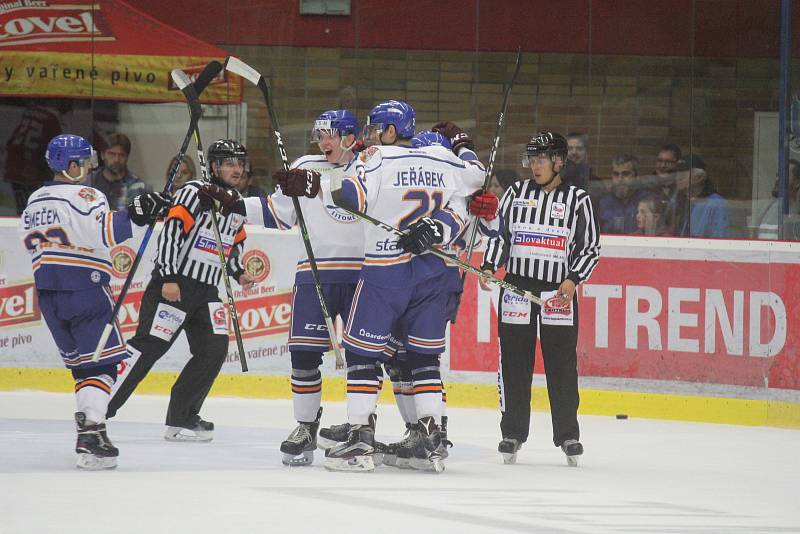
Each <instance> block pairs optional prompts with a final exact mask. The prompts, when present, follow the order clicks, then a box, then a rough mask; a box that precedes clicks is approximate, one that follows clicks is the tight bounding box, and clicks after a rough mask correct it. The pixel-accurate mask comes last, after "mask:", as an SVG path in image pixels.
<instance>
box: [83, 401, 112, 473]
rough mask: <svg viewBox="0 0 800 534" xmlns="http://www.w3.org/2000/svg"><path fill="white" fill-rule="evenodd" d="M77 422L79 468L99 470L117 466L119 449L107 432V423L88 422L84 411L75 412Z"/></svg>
mask: <svg viewBox="0 0 800 534" xmlns="http://www.w3.org/2000/svg"><path fill="white" fill-rule="evenodd" d="M75 423H76V425H77V427H78V441H77V442H76V443H75V452H77V453H78V461H77V463H76V464H75V465H76V467H77V468H78V469H85V470H87V471H99V470H102V469H114V468H115V467H117V456H119V449H117V448H116V447H115V446H114V444H113V443H111V440H110V439H108V434H106V425H105V423H98V424H94V425H92V424H87V422H86V415H85V414H84V413H83V412H78V413H76V414H75Z"/></svg>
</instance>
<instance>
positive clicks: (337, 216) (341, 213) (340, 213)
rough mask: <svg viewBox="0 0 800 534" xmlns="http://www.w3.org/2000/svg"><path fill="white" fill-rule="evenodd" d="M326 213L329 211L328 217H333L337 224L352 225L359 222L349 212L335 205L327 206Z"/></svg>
mask: <svg viewBox="0 0 800 534" xmlns="http://www.w3.org/2000/svg"><path fill="white" fill-rule="evenodd" d="M325 211H327V212H328V215H330V216H331V219H333V220H334V221H336V222H340V223H345V224H350V223H354V222H356V221H357V220H358V219H357V218H356V216H355V215H353V214H351V213H348V212H347V211H345V210H343V209H342V208H340V207H338V206H334V205H333V204H325Z"/></svg>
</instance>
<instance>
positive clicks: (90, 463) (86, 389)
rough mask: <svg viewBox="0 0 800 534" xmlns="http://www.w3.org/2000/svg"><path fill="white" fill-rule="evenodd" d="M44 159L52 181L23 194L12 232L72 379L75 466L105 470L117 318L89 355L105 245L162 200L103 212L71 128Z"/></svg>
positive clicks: (122, 353) (88, 160)
mask: <svg viewBox="0 0 800 534" xmlns="http://www.w3.org/2000/svg"><path fill="white" fill-rule="evenodd" d="M45 159H46V160H47V164H48V166H49V167H50V169H51V170H52V171H53V173H54V174H53V180H52V181H51V182H46V183H45V184H44V186H43V187H41V188H40V189H38V190H37V191H36V192H34V193H33V194H32V195H31V197H30V198H29V199H28V206H27V207H26V208H25V210H24V211H23V213H22V216H21V218H20V226H19V231H20V235H21V238H22V242H23V244H24V245H25V248H26V249H27V251H28V252H29V253H30V254H31V260H32V262H33V276H34V281H35V284H36V290H37V295H38V298H39V306H40V308H41V311H42V316H43V317H44V319H45V322H46V323H47V327H48V328H49V329H50V332H51V334H52V335H53V340H54V341H55V343H56V346H57V347H58V350H59V352H60V354H61V357H62V359H63V360H64V364H65V365H66V367H67V368H68V369H69V370H70V371H72V376H73V378H74V379H75V400H76V404H77V410H78V411H77V412H76V413H75V422H76V424H77V430H78V439H77V443H76V446H75V452H77V453H78V462H77V466H78V467H79V468H82V469H92V470H94V469H112V468H114V467H116V465H117V456H118V455H119V451H118V449H117V448H116V447H115V446H114V445H113V444H112V443H111V440H109V438H108V434H107V433H106V425H105V416H106V408H107V406H108V401H109V398H110V393H111V388H112V386H113V384H114V381H115V379H116V376H117V362H119V361H120V360H122V359H124V358H127V351H126V347H125V341H124V340H123V338H122V334H121V332H120V330H119V327H118V325H115V328H114V330H113V331H112V333H111V335H110V337H109V339H108V342H107V343H106V346H105V347H104V349H103V351H102V353H101V356H100V358H99V359H98V360H97V361H93V359H92V356H93V355H94V351H95V348H96V346H97V343H98V342H99V340H100V334H101V332H102V331H103V327H104V326H105V325H106V324H107V323H108V322H109V320H110V318H111V313H112V308H113V305H114V300H113V297H112V294H111V289H110V288H109V281H110V273H111V259H110V256H109V249H110V248H111V247H114V246H116V245H117V244H118V243H120V242H122V241H125V240H126V239H129V238H130V237H131V235H132V226H131V223H133V224H136V225H139V226H143V225H146V224H148V223H150V222H151V221H153V220H154V219H155V218H157V217H158V216H159V215H161V214H162V213H163V212H164V211H165V210H166V208H167V207H168V206H169V199H167V198H165V197H164V196H163V195H162V194H161V193H148V194H144V195H140V196H137V197H135V198H134V199H133V200H132V202H131V203H130V204H129V205H128V209H127V210H121V211H117V212H112V211H110V210H109V207H108V202H107V200H106V197H105V195H104V194H103V193H102V192H100V191H98V190H97V189H94V188H92V187H88V186H84V185H82V182H83V181H84V180H85V179H86V176H87V175H88V173H89V171H90V169H91V167H92V165H95V166H96V157H95V155H94V149H93V148H92V145H91V144H89V142H88V141H87V140H86V139H84V138H83V137H80V136H77V135H70V134H63V135H58V136H56V137H54V138H53V139H52V140H50V142H49V144H48V145H47V153H46V155H45Z"/></svg>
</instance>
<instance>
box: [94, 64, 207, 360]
mask: <svg viewBox="0 0 800 534" xmlns="http://www.w3.org/2000/svg"><path fill="white" fill-rule="evenodd" d="M221 70H222V65H220V63H219V61H212V62H211V63H209V64H208V65H206V67H205V68H204V69H203V71H202V72H201V73H200V75H199V76H198V77H197V80H195V82H194V84H193V85H194V92H195V96H196V98H195V99H194V100H190V101H189V129H188V130H187V132H186V136H185V137H184V138H183V143H181V148H180V150H179V151H178V155H177V156H175V164H174V165H173V167H172V169H170V172H169V178H168V179H167V184H166V185H165V186H164V191H163V193H164V194H168V193H169V192H170V190H171V189H172V184H173V182H174V181H175V176H177V175H178V170H179V169H180V168H181V163H183V158H184V157H186V150H187V149H188V148H189V141H191V139H192V134H193V133H194V130H195V127H196V126H197V123H198V121H199V120H200V117H201V116H202V115H203V108H202V107H201V106H200V101H199V98H200V94H201V93H202V92H203V91H204V90H205V88H206V87H207V86H208V84H209V83H210V82H211V80H213V79H214V77H216V76H217V74H219V73H220V71H221ZM155 225H156V222H155V221H153V222H151V223H150V224H149V225H147V230H146V231H145V234H144V237H143V238H142V242H141V243H140V244H139V250H138V251H137V252H136V257H135V258H134V260H133V265H131V269H130V271H128V276H126V277H125V283H124V284H122V289H121V290H120V292H119V296H118V297H117V300H116V302H115V303H114V309H113V310H112V311H111V318H110V319H109V320H108V323H106V326H105V327H104V328H103V333H102V334H100V341H98V343H97V347H96V348H95V349H94V355H93V356H92V361H94V362H96V361H97V360H99V359H100V354H101V353H102V352H103V348H105V346H106V343H107V342H108V338H109V336H110V335H111V331H112V330H113V329H114V324H115V322H116V320H117V316H118V315H119V310H120V309H121V308H122V304H123V301H124V300H125V297H126V296H127V295H128V289H130V286H131V282H133V276H134V275H135V274H136V270H137V269H138V268H139V264H140V263H141V261H142V256H144V251H145V249H147V244H148V243H149V242H150V237H151V236H152V235H153V228H154V227H155Z"/></svg>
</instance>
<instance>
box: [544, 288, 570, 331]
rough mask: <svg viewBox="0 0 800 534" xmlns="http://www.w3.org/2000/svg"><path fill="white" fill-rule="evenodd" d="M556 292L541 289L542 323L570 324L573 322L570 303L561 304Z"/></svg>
mask: <svg viewBox="0 0 800 534" xmlns="http://www.w3.org/2000/svg"><path fill="white" fill-rule="evenodd" d="M557 293H558V292H557V291H542V294H541V297H542V302H543V303H544V304H543V305H542V324H549V325H566V326H570V325H572V324H573V315H572V303H571V302H570V303H567V304H561V300H560V299H559V298H558V297H557V296H556V295H557Z"/></svg>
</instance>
